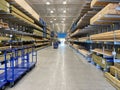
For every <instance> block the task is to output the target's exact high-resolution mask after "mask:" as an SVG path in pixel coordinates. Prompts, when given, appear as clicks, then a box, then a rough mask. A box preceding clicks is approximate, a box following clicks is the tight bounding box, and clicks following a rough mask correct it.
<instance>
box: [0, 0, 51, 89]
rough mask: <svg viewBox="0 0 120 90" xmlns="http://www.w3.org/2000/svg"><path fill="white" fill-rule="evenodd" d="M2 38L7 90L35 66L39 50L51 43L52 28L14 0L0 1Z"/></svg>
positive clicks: (0, 66)
mask: <svg viewBox="0 0 120 90" xmlns="http://www.w3.org/2000/svg"><path fill="white" fill-rule="evenodd" d="M3 24H4V25H3ZM5 25H6V26H5ZM36 31H37V32H39V33H36ZM3 36H4V37H3ZM0 40H1V42H0V71H1V73H0V89H4V88H5V86H6V85H8V84H9V85H10V86H11V87H12V86H14V84H15V83H16V82H17V81H18V80H19V79H21V77H22V76H24V75H25V74H27V73H28V72H29V71H30V70H32V68H34V67H35V65H36V63H37V51H38V50H40V49H42V48H44V47H47V46H50V44H51V31H50V29H49V28H48V27H47V25H46V24H45V22H44V21H42V22H40V21H39V20H37V19H36V18H35V17H34V15H32V14H30V12H28V11H26V10H25V8H23V7H22V6H21V5H19V3H17V2H16V1H15V0H1V1H0Z"/></svg>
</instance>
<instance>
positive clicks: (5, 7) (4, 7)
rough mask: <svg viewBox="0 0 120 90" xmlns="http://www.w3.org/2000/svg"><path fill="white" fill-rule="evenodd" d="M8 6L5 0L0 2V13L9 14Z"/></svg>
mask: <svg viewBox="0 0 120 90" xmlns="http://www.w3.org/2000/svg"><path fill="white" fill-rule="evenodd" d="M9 7H10V4H9V3H8V2H6V1H5V0H0V11H4V12H10V10H9Z"/></svg>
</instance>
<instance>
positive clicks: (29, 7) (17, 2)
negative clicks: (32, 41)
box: [7, 0, 40, 21]
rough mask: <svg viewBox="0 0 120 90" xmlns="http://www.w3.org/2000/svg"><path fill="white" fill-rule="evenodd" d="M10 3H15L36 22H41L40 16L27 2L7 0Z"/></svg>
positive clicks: (23, 0)
mask: <svg viewBox="0 0 120 90" xmlns="http://www.w3.org/2000/svg"><path fill="white" fill-rule="evenodd" d="M7 1H8V2H12V3H15V5H16V6H17V5H18V7H19V6H20V7H21V8H23V9H24V10H25V11H26V12H28V13H29V14H30V15H32V16H33V17H34V18H35V19H36V20H38V21H39V18H40V16H39V15H38V14H37V13H36V12H35V11H34V10H33V9H32V7H31V6H30V5H29V4H28V3H27V2H26V1H25V0H7Z"/></svg>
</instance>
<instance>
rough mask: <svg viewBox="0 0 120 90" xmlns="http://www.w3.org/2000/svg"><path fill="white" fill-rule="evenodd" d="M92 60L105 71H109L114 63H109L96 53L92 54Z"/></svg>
mask: <svg viewBox="0 0 120 90" xmlns="http://www.w3.org/2000/svg"><path fill="white" fill-rule="evenodd" d="M92 59H93V61H94V62H95V63H96V64H98V65H100V66H101V67H102V68H104V69H107V68H109V67H110V66H112V65H113V62H107V59H105V58H103V57H101V56H98V55H96V54H94V53H93V54H92Z"/></svg>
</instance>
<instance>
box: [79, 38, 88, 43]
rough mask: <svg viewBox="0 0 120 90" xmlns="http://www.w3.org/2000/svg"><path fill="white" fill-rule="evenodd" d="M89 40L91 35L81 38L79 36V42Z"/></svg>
mask: <svg viewBox="0 0 120 90" xmlns="http://www.w3.org/2000/svg"><path fill="white" fill-rule="evenodd" d="M87 40H89V37H81V38H79V42H85V41H87Z"/></svg>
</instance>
